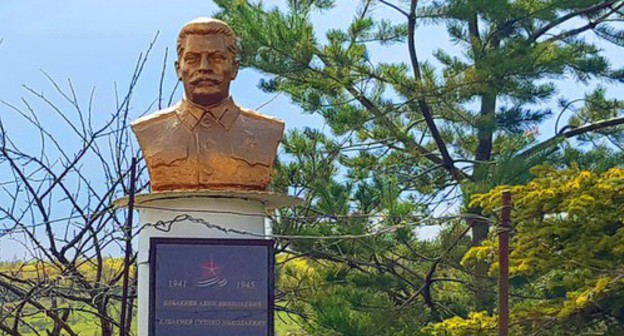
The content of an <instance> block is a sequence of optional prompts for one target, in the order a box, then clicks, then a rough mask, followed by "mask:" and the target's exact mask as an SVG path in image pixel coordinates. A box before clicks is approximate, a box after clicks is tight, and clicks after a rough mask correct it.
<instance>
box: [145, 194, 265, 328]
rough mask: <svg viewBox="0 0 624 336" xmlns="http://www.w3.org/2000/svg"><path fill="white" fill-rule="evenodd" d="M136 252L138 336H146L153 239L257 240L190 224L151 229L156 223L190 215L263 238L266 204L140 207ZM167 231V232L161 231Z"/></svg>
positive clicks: (195, 200)
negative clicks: (151, 242)
mask: <svg viewBox="0 0 624 336" xmlns="http://www.w3.org/2000/svg"><path fill="white" fill-rule="evenodd" d="M135 209H137V210H138V212H139V228H140V230H141V231H140V232H139V248H138V256H137V258H138V259H137V263H138V283H137V285H138V307H139V308H138V316H137V317H138V335H139V336H147V334H148V330H149V307H150V302H149V284H150V278H149V276H150V264H149V256H150V251H149V246H150V239H151V238H152V237H167V238H237V239H259V238H260V237H258V236H252V235H244V234H234V233H226V232H223V231H221V230H218V229H215V228H208V227H206V225H203V224H201V223H194V222H191V221H189V220H185V221H181V222H176V223H173V224H171V225H170V226H168V225H165V226H160V228H157V227H154V226H152V225H153V224H154V223H157V222H158V221H163V222H166V221H170V220H172V219H174V218H175V217H176V216H180V215H190V216H191V217H193V218H199V219H202V220H204V221H206V222H209V223H210V224H214V225H218V226H220V227H223V228H230V229H237V230H242V231H245V232H252V233H255V234H260V235H263V234H265V232H266V231H265V218H266V216H265V204H264V203H263V202H261V201H259V200H253V199H247V198H246V199H236V198H223V197H210V196H204V197H188V195H187V196H186V197H165V198H158V197H156V198H154V199H150V200H147V201H144V202H141V203H140V204H137V206H136V208H135ZM165 228H168V229H169V230H168V231H166V230H163V229H165Z"/></svg>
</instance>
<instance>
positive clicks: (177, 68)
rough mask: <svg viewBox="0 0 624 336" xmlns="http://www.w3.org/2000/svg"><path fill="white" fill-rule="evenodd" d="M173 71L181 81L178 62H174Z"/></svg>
mask: <svg viewBox="0 0 624 336" xmlns="http://www.w3.org/2000/svg"><path fill="white" fill-rule="evenodd" d="M175 70H176V75H178V79H179V80H182V73H181V72H180V62H179V61H175Z"/></svg>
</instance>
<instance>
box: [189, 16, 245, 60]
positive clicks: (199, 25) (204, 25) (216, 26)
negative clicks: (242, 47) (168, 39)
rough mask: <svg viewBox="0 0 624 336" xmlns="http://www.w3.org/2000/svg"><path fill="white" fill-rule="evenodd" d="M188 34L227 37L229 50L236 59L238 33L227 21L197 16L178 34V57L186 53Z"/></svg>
mask: <svg viewBox="0 0 624 336" xmlns="http://www.w3.org/2000/svg"><path fill="white" fill-rule="evenodd" d="M188 35H221V36H223V38H224V39H225V44H226V46H227V50H228V52H229V53H230V55H231V56H232V59H233V60H235V59H236V56H237V45H236V42H237V41H236V34H235V33H234V31H233V30H232V28H230V26H228V24H227V23H225V22H223V21H221V20H217V19H212V18H197V19H195V20H193V21H191V22H189V23H187V24H186V25H185V26H184V27H183V28H182V31H180V34H179V35H178V45H177V50H178V57H180V56H182V54H184V42H185V40H186V37H187V36H188Z"/></svg>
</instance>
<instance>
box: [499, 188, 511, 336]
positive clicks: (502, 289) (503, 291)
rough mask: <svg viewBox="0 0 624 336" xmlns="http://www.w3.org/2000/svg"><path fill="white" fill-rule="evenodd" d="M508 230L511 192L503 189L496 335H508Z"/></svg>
mask: <svg viewBox="0 0 624 336" xmlns="http://www.w3.org/2000/svg"><path fill="white" fill-rule="evenodd" d="M509 231H511V192H510V191H509V190H504V191H503V208H502V211H501V227H500V232H499V234H498V251H499V258H500V259H499V278H498V279H499V280H498V336H507V335H509Z"/></svg>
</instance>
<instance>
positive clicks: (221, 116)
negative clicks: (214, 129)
mask: <svg viewBox="0 0 624 336" xmlns="http://www.w3.org/2000/svg"><path fill="white" fill-rule="evenodd" d="M176 112H177V114H178V117H179V118H180V120H181V121H182V122H183V123H184V125H186V127H188V129H190V130H193V129H195V127H196V126H197V125H198V124H199V123H200V122H201V121H202V120H203V119H206V120H204V121H210V120H212V121H213V122H216V123H218V124H219V125H221V126H222V127H223V128H225V129H226V130H228V131H229V130H230V128H231V127H232V125H233V124H234V121H236V118H238V114H239V108H238V106H236V104H235V103H234V100H232V97H227V98H226V99H224V100H223V101H221V102H220V103H217V104H215V105H212V106H207V107H204V106H200V105H197V104H195V103H193V102H191V101H190V100H188V99H186V98H183V99H182V101H181V102H180V103H178V107H177V108H176Z"/></svg>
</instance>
